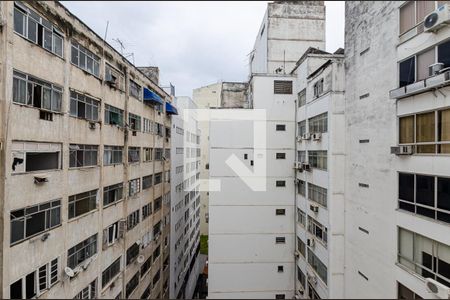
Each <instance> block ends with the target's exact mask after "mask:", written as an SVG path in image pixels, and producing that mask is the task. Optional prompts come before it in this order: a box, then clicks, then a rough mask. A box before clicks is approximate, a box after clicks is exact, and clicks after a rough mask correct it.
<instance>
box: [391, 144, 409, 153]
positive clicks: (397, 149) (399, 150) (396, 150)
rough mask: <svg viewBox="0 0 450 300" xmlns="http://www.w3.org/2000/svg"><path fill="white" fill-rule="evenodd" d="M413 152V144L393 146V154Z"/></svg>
mask: <svg viewBox="0 0 450 300" xmlns="http://www.w3.org/2000/svg"><path fill="white" fill-rule="evenodd" d="M413 152H414V151H413V146H397V147H391V154H395V155H411V154H413Z"/></svg>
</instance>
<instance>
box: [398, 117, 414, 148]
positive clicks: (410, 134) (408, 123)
mask: <svg viewBox="0 0 450 300" xmlns="http://www.w3.org/2000/svg"><path fill="white" fill-rule="evenodd" d="M399 127H400V144H408V143H414V116H408V117H403V118H400V126H399Z"/></svg>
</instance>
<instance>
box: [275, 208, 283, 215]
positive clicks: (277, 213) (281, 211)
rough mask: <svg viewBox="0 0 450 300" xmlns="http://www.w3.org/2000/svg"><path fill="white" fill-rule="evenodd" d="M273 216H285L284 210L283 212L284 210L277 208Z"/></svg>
mask: <svg viewBox="0 0 450 300" xmlns="http://www.w3.org/2000/svg"><path fill="white" fill-rule="evenodd" d="M275 214H276V215H277V216H284V215H286V210H285V209H281V208H278V209H276V210H275Z"/></svg>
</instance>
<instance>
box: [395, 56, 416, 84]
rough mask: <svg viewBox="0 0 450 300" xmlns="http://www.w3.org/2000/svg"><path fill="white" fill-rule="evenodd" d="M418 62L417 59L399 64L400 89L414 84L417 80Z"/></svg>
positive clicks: (413, 58) (412, 58)
mask: <svg viewBox="0 0 450 300" xmlns="http://www.w3.org/2000/svg"><path fill="white" fill-rule="evenodd" d="M415 72H416V60H415V57H414V56H413V57H411V58H408V59H407V60H404V61H402V62H401V63H399V74H400V83H399V84H400V87H402V86H405V85H408V84H411V83H414V82H415V81H416V80H415V79H416V74H415Z"/></svg>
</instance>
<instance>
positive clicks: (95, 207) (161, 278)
mask: <svg viewBox="0 0 450 300" xmlns="http://www.w3.org/2000/svg"><path fill="white" fill-rule="evenodd" d="M0 8H1V16H2V17H3V18H4V19H3V20H2V21H4V22H2V23H1V24H2V25H0V26H1V28H0V30H1V31H0V47H1V49H2V51H0V70H1V71H0V74H1V76H0V93H1V94H0V95H1V96H0V100H1V101H0V113H1V117H0V120H1V121H2V122H1V125H0V142H1V147H0V149H1V150H0V157H1V164H0V165H1V168H0V175H1V178H2V179H3V180H2V184H1V185H0V199H1V207H2V210H3V218H2V220H3V223H2V228H3V231H2V234H1V235H0V236H1V239H2V250H1V253H2V259H1V270H2V274H1V276H0V277H1V280H2V287H3V288H2V291H1V293H2V294H1V295H2V297H3V298H17V299H19V298H149V297H150V298H163V297H166V298H167V297H168V296H169V293H168V284H169V268H168V265H169V247H168V244H169V242H170V241H169V232H170V226H168V225H169V223H170V183H169V179H170V157H169V156H170V145H171V143H170V140H171V139H170V130H171V116H170V114H171V113H172V111H173V106H172V104H171V101H172V98H171V97H170V95H168V94H167V93H165V92H164V91H163V90H162V89H161V88H160V87H158V85H157V84H155V83H154V82H152V81H151V80H150V79H149V78H148V77H146V76H145V75H144V74H143V73H142V72H141V71H140V70H139V69H138V68H136V67H135V66H133V65H132V64H131V63H130V62H128V61H127V60H126V59H125V58H124V57H123V56H121V55H120V54H119V53H118V52H117V51H115V50H114V49H113V48H112V47H111V46H109V45H108V44H107V43H106V42H105V41H104V40H102V39H101V38H100V37H99V36H97V35H96V34H95V33H94V32H93V31H92V30H90V29H89V28H88V27H87V26H86V25H85V24H84V23H82V21H80V20H79V19H78V18H77V17H76V16H74V15H73V14H72V13H71V12H70V11H68V10H67V9H66V8H65V7H64V6H63V5H61V4H60V3H59V2H20V1H16V2H2V3H0ZM165 203H166V205H164V204H165ZM164 266H166V267H164Z"/></svg>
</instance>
